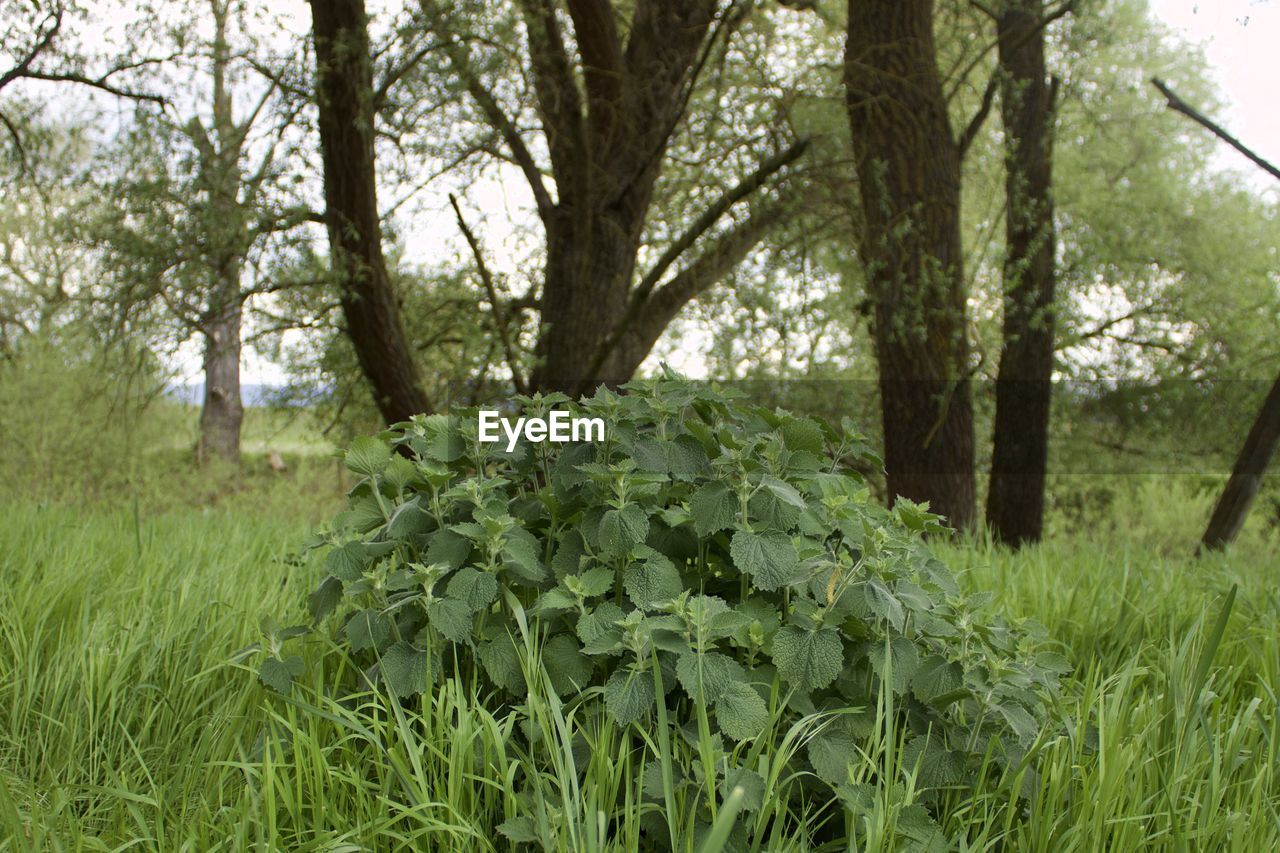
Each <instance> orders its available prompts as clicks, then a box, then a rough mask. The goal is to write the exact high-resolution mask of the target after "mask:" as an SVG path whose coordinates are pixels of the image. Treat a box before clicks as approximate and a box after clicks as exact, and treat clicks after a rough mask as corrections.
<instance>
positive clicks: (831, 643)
mask: <svg viewBox="0 0 1280 853" xmlns="http://www.w3.org/2000/svg"><path fill="white" fill-rule="evenodd" d="M773 663H774V666H776V667H777V668H778V674H779V675H781V676H782V677H783V678H784V679H785V680H786V681H788V682H789V683H791V684H792V685H794V686H795V687H796V688H797V689H798V690H801V691H803V692H805V693H808V692H811V691H813V690H820V689H821V688H823V687H826V686H827V685H828V684H830V683H831V682H832V681H835V678H836V676H837V675H839V674H840V667H841V666H843V665H844V647H843V646H842V645H841V643H840V634H839V632H837V631H836V629H835V628H832V627H830V626H827V627H824V628H819V629H818V630H816V631H808V630H805V629H803V628H797V627H795V626H794V625H787V626H784V627H782V628H779V629H778V633H776V634H774V636H773Z"/></svg>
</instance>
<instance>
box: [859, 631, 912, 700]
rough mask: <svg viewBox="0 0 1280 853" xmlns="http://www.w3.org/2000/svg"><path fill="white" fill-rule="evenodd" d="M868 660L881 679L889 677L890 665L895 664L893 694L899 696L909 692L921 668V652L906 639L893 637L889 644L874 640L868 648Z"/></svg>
mask: <svg viewBox="0 0 1280 853" xmlns="http://www.w3.org/2000/svg"><path fill="white" fill-rule="evenodd" d="M867 659H868V660H869V661H870V662H871V668H872V669H873V670H875V673H876V675H878V676H880V677H881V678H887V677H888V674H889V673H888V670H889V663H890V662H891V663H892V664H893V692H894V693H898V694H901V693H906V692H907V686H908V685H910V684H911V679H912V678H913V677H914V676H915V674H916V671H917V670H918V669H919V668H920V650H919V649H917V648H916V644H915V643H913V642H911V641H910V640H908V639H907V638H906V637H893V638H891V639H890V640H889V641H888V642H887V643H886V642H885V641H883V640H873V641H872V642H871V643H870V644H869V647H868V648H867Z"/></svg>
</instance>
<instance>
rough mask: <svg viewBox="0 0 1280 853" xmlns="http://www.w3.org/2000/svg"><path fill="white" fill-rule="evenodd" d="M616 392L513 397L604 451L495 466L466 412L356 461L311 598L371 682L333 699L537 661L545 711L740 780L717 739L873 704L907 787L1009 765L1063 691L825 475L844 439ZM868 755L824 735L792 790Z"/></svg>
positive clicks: (375, 447) (506, 676) (736, 739)
mask: <svg viewBox="0 0 1280 853" xmlns="http://www.w3.org/2000/svg"><path fill="white" fill-rule="evenodd" d="M627 390H628V391H629V393H627V394H624V395H619V394H615V393H613V392H611V391H608V390H606V389H603V388H602V389H601V390H599V391H598V392H597V393H596V395H595V396H594V397H592V398H590V399H584V400H583V401H581V402H580V403H578V404H574V403H572V402H571V401H570V400H568V398H566V397H564V396H562V395H549V396H535V397H533V398H522V399H521V400H520V405H521V407H522V409H523V411H524V413H525V414H527V415H530V416H541V415H545V414H546V413H547V411H548V410H550V409H551V408H553V407H564V408H568V409H570V410H571V411H572V412H573V414H574V415H575V416H585V417H600V418H603V419H605V421H606V423H607V424H608V427H607V429H606V438H605V441H603V442H601V443H595V444H567V445H556V444H550V443H543V444H520V445H518V446H517V447H516V448H515V449H514V450H513V451H512V452H510V453H507V452H505V450H504V448H503V446H502V445H501V444H486V443H481V442H479V441H478V439H477V433H476V418H475V415H474V412H464V413H459V414H457V415H455V416H454V417H452V418H448V417H445V416H440V415H436V416H430V417H421V418H415V419H414V420H412V421H410V422H408V423H404V424H400V425H398V426H397V427H396V428H394V429H393V430H391V431H389V432H388V433H385V434H384V435H383V436H382V437H381V438H379V439H372V438H362V439H358V440H357V441H356V442H355V443H354V444H353V445H352V447H351V449H350V450H349V451H348V452H347V455H346V464H347V467H348V468H349V469H350V470H351V471H352V472H353V473H356V474H358V475H361V477H362V479H361V480H360V481H359V483H358V484H357V485H356V487H355V488H354V489H352V491H351V493H350V495H349V506H348V509H347V510H346V511H345V512H343V513H342V514H341V515H340V516H339V518H338V519H337V522H336V524H335V529H334V532H333V533H332V534H331V535H330V536H329V537H328V544H329V546H330V547H329V551H328V555H327V558H326V563H325V565H326V567H327V570H328V577H326V578H325V580H324V581H323V583H322V584H321V586H320V588H319V589H318V590H317V591H316V592H315V593H313V595H312V598H311V604H312V611H313V613H314V614H315V615H316V616H317V618H324V617H325V615H326V614H327V613H329V612H330V611H332V610H333V609H334V608H335V605H338V604H339V587H340V588H341V606H342V607H343V612H342V613H341V614H340V615H339V617H338V621H337V623H336V625H335V627H336V635H335V637H336V640H337V644H338V646H339V647H340V648H342V649H344V650H345V652H346V653H347V654H348V655H350V656H351V658H352V659H353V660H355V661H356V662H357V663H358V664H359V667H358V670H359V672H360V673H361V674H362V679H361V680H362V682H363V684H361V683H353V684H349V685H348V687H357V688H358V687H362V686H364V685H381V686H382V688H383V689H385V690H386V691H388V692H391V693H394V694H396V695H399V696H405V695H408V694H413V693H419V692H430V691H431V690H433V689H434V688H438V687H439V686H440V685H442V684H443V683H444V682H445V680H446V679H449V678H451V677H457V678H460V679H461V680H463V681H464V683H466V682H470V681H472V680H473V679H480V680H481V681H482V682H483V683H484V684H487V685H488V687H489V689H491V690H492V691H493V693H494V697H495V701H497V702H499V703H502V702H507V701H516V700H518V699H520V698H521V697H522V696H524V695H525V694H526V692H528V691H529V690H530V689H531V688H530V687H529V684H530V682H529V681H528V679H527V677H526V675H525V671H524V667H525V665H526V663H527V660H528V658H529V657H530V650H531V649H533V648H534V647H538V648H540V649H542V650H543V651H542V654H543V657H542V665H543V667H544V669H545V672H546V674H547V676H548V677H549V678H550V681H551V684H552V686H553V688H554V690H555V691H556V692H557V693H559V694H561V697H562V698H563V699H569V698H570V697H571V696H575V695H580V694H583V692H584V690H585V689H586V688H589V687H599V688H601V689H602V690H603V695H604V699H605V706H606V707H607V709H608V713H609V715H610V716H611V717H612V718H613V720H614V721H615V722H616V723H617V724H619V725H622V726H628V725H630V724H632V723H640V724H643V725H644V726H645V728H646V729H649V728H650V727H651V726H652V725H653V723H654V720H655V719H661V718H662V717H664V716H665V718H666V719H669V720H670V721H671V724H672V725H673V726H674V727H676V729H681V728H682V727H684V726H685V725H686V724H688V725H693V724H695V723H697V722H698V721H699V720H701V721H702V729H703V736H705V738H706V744H707V747H706V749H707V750H709V751H710V753H711V754H713V756H714V758H713V761H714V765H715V766H719V767H721V768H722V772H730V771H732V770H734V768H735V767H737V766H738V761H737V760H736V759H731V758H729V757H728V755H727V753H729V752H732V751H733V748H732V747H731V746H726V743H728V744H734V743H740V742H750V741H752V740H753V739H755V738H758V737H761V736H762V735H763V733H764V732H765V731H766V730H768V729H769V728H770V726H772V725H782V726H784V727H785V726H788V725H792V724H794V723H796V722H797V721H799V720H801V719H803V718H805V717H806V716H807V715H813V714H816V713H820V712H832V711H839V712H841V713H845V712H848V711H850V710H851V709H852V710H853V711H856V712H862V711H865V710H866V709H873V708H876V707H877V706H878V705H880V704H882V703H884V702H885V701H886V700H888V701H890V702H891V706H892V707H893V708H895V709H896V711H895V712H894V715H895V722H894V725H895V726H898V727H902V731H904V732H906V733H908V734H909V735H910V736H911V738H922V739H925V740H921V741H920V744H921V746H920V747H918V749H919V751H918V753H917V755H916V757H917V758H918V759H919V764H920V768H919V770H920V774H921V776H920V780H919V784H920V786H921V787H924V788H928V787H943V786H947V785H954V784H959V783H965V782H972V781H973V779H974V778H975V777H976V776H977V775H978V774H979V772H980V768H982V767H983V766H984V757H985V756H988V755H991V756H994V757H995V758H996V759H997V761H1005V762H1007V761H1010V760H1017V759H1020V758H1021V757H1022V756H1023V754H1024V752H1025V750H1026V749H1027V748H1028V747H1029V746H1030V745H1031V744H1032V742H1033V741H1034V740H1035V738H1036V737H1037V735H1038V733H1039V732H1040V730H1041V726H1042V724H1043V723H1044V721H1045V719H1046V713H1045V708H1046V700H1047V699H1048V697H1050V696H1051V695H1053V694H1054V693H1055V692H1056V690H1057V676H1058V673H1059V672H1060V669H1059V668H1057V667H1050V666H1045V665H1044V664H1043V662H1042V661H1040V660H1038V659H1036V658H1034V657H1033V656H1032V655H1030V654H1028V653H1027V652H1028V651H1029V647H1030V646H1031V645H1033V643H1034V641H1033V639H1032V638H1031V635H1029V634H1027V633H1025V632H1023V631H1021V630H1019V629H1016V628H1014V627H1013V626H1010V625H1007V624H1005V623H1004V621H1003V620H1000V619H989V618H985V617H983V616H981V615H980V613H979V612H978V610H976V609H975V608H976V603H975V602H973V601H970V600H967V599H965V598H964V597H963V596H962V595H960V592H959V589H958V587H957V586H956V583H955V581H954V580H953V579H952V576H951V574H950V573H949V572H948V570H947V569H946V567H945V566H944V565H943V564H942V563H941V562H939V561H938V560H937V559H935V558H934V557H933V556H931V554H930V552H929V550H928V548H927V547H926V546H925V544H924V543H923V541H922V540H921V538H920V532H921V531H925V530H941V528H940V526H939V525H938V524H937V519H936V517H935V516H932V515H930V514H929V513H928V512H927V510H926V509H925V508H923V507H920V506H916V505H913V504H910V503H906V502H903V503H900V504H899V506H898V507H897V508H896V509H895V510H894V511H892V512H891V511H888V510H885V509H883V508H881V507H879V506H877V505H876V504H874V503H873V502H872V501H871V500H870V499H869V497H868V492H867V490H866V488H865V487H864V485H863V483H862V482H861V479H860V478H859V477H858V476H857V475H855V474H852V473H850V472H847V471H844V470H842V469H841V468H840V467H839V465H838V464H837V463H835V462H833V461H832V460H833V459H840V458H842V457H843V456H844V455H846V454H847V453H848V452H850V450H851V449H852V448H857V447H859V446H860V439H859V438H858V437H857V436H848V435H841V434H839V433H837V432H836V431H834V430H832V429H830V428H828V427H826V426H825V425H822V424H818V423H816V422H814V421H810V420H806V419H803V418H798V417H795V416H793V415H790V414H788V413H786V412H782V411H769V410H767V409H763V408H759V407H750V406H741V405H737V404H735V402H734V400H733V398H732V397H731V396H729V395H726V394H723V393H720V392H718V391H715V390H709V389H707V388H705V387H700V386H695V385H693V384H691V383H689V382H686V381H684V380H681V379H678V378H670V377H668V378H662V379H658V380H654V381H646V382H638V383H633V384H632V385H630V386H627ZM393 448H394V449H395V450H402V451H407V452H408V453H409V454H410V455H411V457H412V460H413V461H412V462H409V461H408V460H407V459H406V457H405V456H404V455H401V454H397V453H395V452H394V450H393ZM266 665H267V668H266V669H264V671H263V673H262V675H263V680H264V682H267V683H268V684H270V685H271V686H273V687H276V686H278V685H279V683H280V681H282V680H284V679H285V678H286V677H287V676H288V675H289V674H290V673H292V670H290V669H289V658H288V657H285V656H283V653H282V652H280V651H279V650H278V649H276V648H275V647H274V646H273V647H271V654H270V655H269V656H268V658H267V664H266ZM655 667H657V668H658V671H657V672H655ZM655 676H656V677H655ZM655 684H658V685H662V692H661V693H660V692H659V690H658V689H656V686H655ZM886 686H887V687H888V688H889V689H888V690H887V691H886V689H885V688H886ZM659 701H661V702H662V703H664V704H665V715H664V714H662V713H660V712H661V711H662V710H663V709H662V708H659V707H658V702H659ZM858 719H861V718H858ZM866 733H867V732H865V731H860V730H859V729H858V727H857V726H854V727H853V728H848V727H840V726H832V727H829V728H826V729H823V730H821V731H820V732H818V733H817V734H816V735H815V736H814V738H813V740H812V742H811V743H810V747H809V750H808V760H807V762H806V761H803V760H802V759H801V758H797V761H799V762H800V766H799V767H798V768H797V769H804V768H805V767H806V766H807V769H809V770H812V771H814V772H816V773H817V775H818V777H819V778H821V779H823V780H825V781H826V782H828V783H829V784H831V785H832V786H833V789H832V791H833V792H834V788H835V787H838V786H839V785H842V784H844V783H846V782H849V781H850V779H851V777H850V776H849V765H850V763H851V762H853V761H855V760H856V752H857V751H856V749H855V748H854V745H852V744H849V743H846V741H847V740H848V739H849V738H850V737H854V736H855V734H860V735H865V734H866ZM912 742H913V743H914V742H915V741H914V740H913V741H912ZM931 780H932V781H931Z"/></svg>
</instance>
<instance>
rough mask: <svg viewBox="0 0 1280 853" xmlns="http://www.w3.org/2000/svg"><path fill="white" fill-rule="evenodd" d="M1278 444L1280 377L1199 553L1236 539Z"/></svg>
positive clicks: (1243, 452)
mask: <svg viewBox="0 0 1280 853" xmlns="http://www.w3.org/2000/svg"><path fill="white" fill-rule="evenodd" d="M1277 445H1280V378H1277V379H1276V381H1275V383H1274V384H1273V385H1272V386H1271V391H1270V392H1269V393H1268V394H1267V399H1266V400H1264V401H1263V403H1262V409H1261V410H1260V411H1259V412H1258V417H1257V418H1255V419H1254V421H1253V426H1252V427H1251V428H1250V429H1249V435H1248V437H1247V438H1246V439H1245V441H1244V447H1242V448H1241V449H1240V455H1239V456H1238V457H1237V458H1236V464H1235V467H1234V468H1232V469H1231V477H1230V478H1229V479H1228V480H1227V485H1226V488H1224V489H1223V490H1222V496H1221V497H1219V498H1218V505H1217V506H1215V507H1214V508H1213V516H1212V517H1210V519H1209V526H1208V527H1207V528H1206V529H1205V531H1204V538H1203V539H1201V540H1200V549H1201V550H1205V549H1207V550H1210V551H1212V550H1216V549H1219V548H1222V547H1223V546H1225V545H1227V544H1228V543H1230V542H1231V540H1233V539H1235V538H1236V534H1238V533H1239V532H1240V528H1241V527H1243V526H1244V520H1245V518H1246V517H1247V516H1248V515H1249V507H1251V506H1252V505H1253V499H1254V498H1256V497H1257V496H1258V487H1259V486H1261V485H1262V476H1263V475H1264V474H1265V473H1266V471H1267V466H1268V465H1270V464H1271V457H1272V456H1274V455H1275V452H1276V446H1277Z"/></svg>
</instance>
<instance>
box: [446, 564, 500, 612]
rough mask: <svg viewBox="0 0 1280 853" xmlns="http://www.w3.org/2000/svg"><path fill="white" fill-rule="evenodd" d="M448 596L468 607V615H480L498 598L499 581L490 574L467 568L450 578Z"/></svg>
mask: <svg viewBox="0 0 1280 853" xmlns="http://www.w3.org/2000/svg"><path fill="white" fill-rule="evenodd" d="M446 594H447V595H448V596H449V597H450V598H456V599H457V600H458V601H461V602H462V603H463V604H464V605H466V608H467V612H468V613H478V612H479V611H481V610H483V609H485V608H486V607H488V606H489V605H490V604H493V602H494V601H495V600H496V599H497V598H498V579H497V578H495V577H494V576H493V575H491V574H490V573H488V572H482V571H480V570H479V569H476V568H474V567H472V566H465V567H463V568H461V569H458V571H457V572H456V573H454V576H453V577H451V578H449V585H448V587H446Z"/></svg>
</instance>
